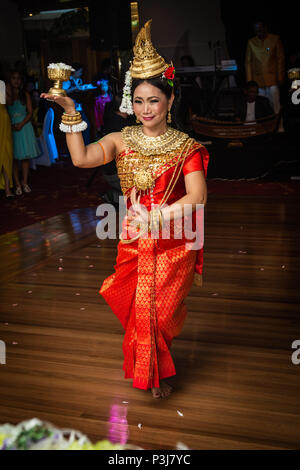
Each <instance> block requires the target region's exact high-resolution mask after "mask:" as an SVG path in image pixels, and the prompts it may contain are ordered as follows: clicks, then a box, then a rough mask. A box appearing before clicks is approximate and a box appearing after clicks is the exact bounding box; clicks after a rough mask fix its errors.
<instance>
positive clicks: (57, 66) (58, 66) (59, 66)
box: [47, 62, 75, 72]
mask: <svg viewBox="0 0 300 470" xmlns="http://www.w3.org/2000/svg"><path fill="white" fill-rule="evenodd" d="M47 68H48V69H59V70H71V72H74V71H75V69H73V67H71V65H66V64H64V63H63V62H59V63H57V64H53V63H52V64H49V65H48V67H47Z"/></svg>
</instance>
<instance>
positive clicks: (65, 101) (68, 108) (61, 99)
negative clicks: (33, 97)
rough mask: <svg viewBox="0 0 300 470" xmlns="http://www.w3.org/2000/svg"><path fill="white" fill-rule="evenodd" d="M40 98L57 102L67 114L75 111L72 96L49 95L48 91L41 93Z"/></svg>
mask: <svg viewBox="0 0 300 470" xmlns="http://www.w3.org/2000/svg"><path fill="white" fill-rule="evenodd" d="M40 98H45V99H46V100H48V101H53V102H54V103H57V104H59V105H60V106H61V107H62V108H63V109H64V110H65V112H66V113H67V114H74V113H75V103H74V101H73V100H72V98H69V97H68V96H58V95H50V94H49V93H41V94H40Z"/></svg>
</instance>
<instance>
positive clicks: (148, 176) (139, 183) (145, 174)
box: [133, 168, 155, 191]
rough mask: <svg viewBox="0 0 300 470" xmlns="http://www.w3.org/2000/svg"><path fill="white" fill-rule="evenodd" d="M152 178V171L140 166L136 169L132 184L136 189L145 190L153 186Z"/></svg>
mask: <svg viewBox="0 0 300 470" xmlns="http://www.w3.org/2000/svg"><path fill="white" fill-rule="evenodd" d="M154 181H155V180H154V178H153V176H152V171H151V170H149V169H148V168H142V169H141V170H139V171H137V172H136V173H135V174H134V176H133V183H134V186H135V187H136V188H137V189H138V190H140V189H141V190H143V191H145V190H146V189H151V188H153V187H154Z"/></svg>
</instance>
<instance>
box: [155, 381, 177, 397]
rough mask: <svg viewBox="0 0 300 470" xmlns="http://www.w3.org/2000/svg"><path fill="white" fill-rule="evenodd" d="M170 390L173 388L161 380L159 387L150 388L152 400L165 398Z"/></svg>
mask: <svg viewBox="0 0 300 470" xmlns="http://www.w3.org/2000/svg"><path fill="white" fill-rule="evenodd" d="M172 390H173V387H171V385H168V384H167V383H166V382H163V381H162V380H161V386H160V387H152V389H151V391H152V396H153V398H165V397H167V396H169V395H170V393H171V392H172Z"/></svg>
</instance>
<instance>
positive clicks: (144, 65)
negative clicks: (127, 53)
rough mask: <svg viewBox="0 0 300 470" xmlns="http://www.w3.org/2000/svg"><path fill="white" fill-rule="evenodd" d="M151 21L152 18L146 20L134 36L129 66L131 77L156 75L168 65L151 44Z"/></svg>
mask: <svg viewBox="0 0 300 470" xmlns="http://www.w3.org/2000/svg"><path fill="white" fill-rule="evenodd" d="M151 23H152V20H149V21H147V23H145V24H144V26H143V27H142V29H141V30H140V31H139V33H138V35H137V37H136V40H135V46H134V48H133V55H134V57H133V61H132V64H131V67H130V71H131V76H132V78H152V77H157V76H160V75H161V74H162V73H163V72H164V71H165V70H166V69H167V68H168V67H169V64H167V63H166V62H165V60H164V59H163V58H162V57H161V56H160V55H159V54H158V52H157V51H156V49H155V48H154V46H153V44H152V41H151Z"/></svg>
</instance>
